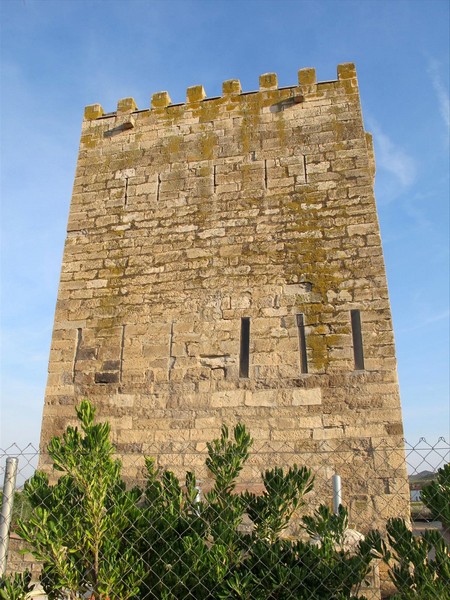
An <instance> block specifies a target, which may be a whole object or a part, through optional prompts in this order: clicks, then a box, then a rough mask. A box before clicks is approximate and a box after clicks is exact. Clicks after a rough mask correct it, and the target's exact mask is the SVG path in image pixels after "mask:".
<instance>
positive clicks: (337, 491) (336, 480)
mask: <svg viewBox="0 0 450 600" xmlns="http://www.w3.org/2000/svg"><path fill="white" fill-rule="evenodd" d="M340 504H342V487H341V477H340V475H333V512H334V514H335V515H337V514H338V513H339V505H340Z"/></svg>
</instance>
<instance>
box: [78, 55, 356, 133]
mask: <svg viewBox="0 0 450 600" xmlns="http://www.w3.org/2000/svg"><path fill="white" fill-rule="evenodd" d="M330 86H332V87H336V86H341V87H342V88H343V89H344V90H345V92H346V93H349V94H354V93H357V87H358V85H357V78H356V69H355V65H354V64H353V63H342V64H340V65H338V67H337V80H336V81H331V82H330V81H326V82H317V80H316V70H315V69H314V68H303V69H300V70H299V71H298V84H297V85H295V86H288V87H287V88H286V87H283V88H280V87H279V86H278V77H277V74H276V73H264V74H263V75H260V77H259V90H258V91H250V92H243V91H242V87H241V82H240V81H239V79H228V80H227V81H224V82H223V84H222V96H220V97H213V98H208V97H207V95H206V92H205V89H204V87H203V86H202V85H194V86H191V87H188V89H187V91H186V103H185V106H186V107H189V105H192V104H195V103H199V102H205V101H206V102H210V101H216V102H217V101H224V100H227V99H229V98H230V96H234V97H236V96H246V95H248V94H258V93H265V92H272V93H273V92H277V91H283V92H284V95H285V94H286V90H288V91H289V93H290V95H291V96H292V97H293V98H294V100H295V101H296V102H302V101H304V100H305V99H307V98H313V97H314V98H315V97H318V96H319V97H320V96H321V95H324V94H326V91H327V89H329V88H330ZM173 106H177V107H179V106H180V105H179V104H172V101H171V98H170V95H169V92H167V91H162V92H156V93H155V94H153V95H152V97H151V103H150V109H151V110H160V109H167V108H169V109H170V108H171V107H173ZM138 110H139V109H138V107H137V105H136V102H135V101H134V99H133V98H123V99H121V100H119V102H118V104H117V111H116V113H107V114H105V111H104V110H103V108H102V106H101V105H100V104H91V105H89V106H86V108H85V111H84V118H85V120H86V121H92V120H95V119H99V118H101V117H106V116H107V117H111V116H113V115H114V114H117V115H120V114H123V113H132V112H136V111H138ZM144 110H145V109H144Z"/></svg>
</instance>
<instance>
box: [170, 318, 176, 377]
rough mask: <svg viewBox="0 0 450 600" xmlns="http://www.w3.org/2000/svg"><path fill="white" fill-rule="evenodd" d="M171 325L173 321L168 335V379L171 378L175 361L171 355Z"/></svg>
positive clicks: (171, 326)
mask: <svg viewBox="0 0 450 600" xmlns="http://www.w3.org/2000/svg"><path fill="white" fill-rule="evenodd" d="M173 325H174V321H172V323H171V325H170V337H169V369H168V378H169V380H170V378H171V374H172V369H173V368H174V366H175V362H176V360H177V359H176V357H175V356H173V354H172V351H173Z"/></svg>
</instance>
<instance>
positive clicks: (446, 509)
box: [421, 463, 450, 528]
mask: <svg viewBox="0 0 450 600" xmlns="http://www.w3.org/2000/svg"><path fill="white" fill-rule="evenodd" d="M421 497H422V502H423V503H424V504H425V506H427V507H428V508H429V509H430V511H431V514H432V515H433V518H434V519H435V520H437V521H442V524H443V525H444V526H445V527H449V528H450V463H447V464H446V465H445V466H444V467H443V468H442V469H439V470H438V472H437V477H436V479H435V480H434V481H432V482H431V483H430V484H429V485H426V486H424V487H423V489H422V496H421Z"/></svg>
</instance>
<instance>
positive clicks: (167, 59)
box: [0, 0, 450, 448]
mask: <svg viewBox="0 0 450 600" xmlns="http://www.w3.org/2000/svg"><path fill="white" fill-rule="evenodd" d="M0 9H1V14H0V18H1V25H0V27H1V54H0V59H1V82H0V83H1V149H0V160H1V162H0V164H1V279H0V282H1V337H2V342H1V343H2V345H1V402H2V404H1V436H0V447H3V448H5V447H6V446H8V445H9V444H10V443H12V442H13V441H15V442H17V443H18V444H19V445H20V446H25V445H26V444H27V443H28V442H32V443H34V444H37V443H38V439H39V429H40V419H41V412H42V406H43V398H44V391H45V383H46V376H47V362H48V353H49V347H50V338H51V331H52V325H53V313H54V307H55V302H56V294H57V289H58V281H59V269H60V263H61V257H62V250H63V244H64V239H65V228H66V222H67V216H68V210H69V203H70V196H71V188H72V183H73V176H74V171H75V164H76V158H77V152H78V143H79V135H80V127H81V121H82V116H83V109H84V106H85V105H88V104H92V103H95V102H99V103H100V104H102V106H103V108H104V109H105V110H106V111H113V110H115V108H116V105H117V100H119V99H120V98H123V97H128V96H133V97H134V98H135V100H136V102H137V104H138V106H139V108H146V107H149V105H150V97H151V95H152V94H153V93H154V92H157V91H161V90H168V91H169V93H170V96H171V98H172V101H173V102H182V101H184V99H185V94H186V88H187V87H188V86H191V85H196V84H202V85H203V86H204V87H205V89H206V92H207V94H208V96H217V95H220V93H221V85H222V81H224V80H226V79H231V78H238V79H240V80H241V83H242V88H243V90H245V91H250V90H254V89H257V87H258V76H259V75H260V74H262V73H266V72H276V73H277V74H278V79H279V84H280V85H281V86H283V85H295V84H296V82H297V70H298V69H300V68H303V67H315V68H316V70H317V76H318V80H320V81H324V80H330V79H335V78H336V66H337V64H338V63H342V62H348V61H350V62H355V63H356V67H357V71H358V77H359V84H360V91H361V98H362V105H363V112H364V117H365V123H366V129H367V130H368V131H371V132H372V133H373V134H374V139H375V150H376V159H377V179H376V197H377V203H378V210H379V217H380V225H381V232H382V238H383V244H384V253H385V260H386V266H387V272H388V280H389V285H390V296H391V303H392V311H393V318H394V327H395V334H396V344H397V358H398V363H399V377H400V385H401V396H402V405H403V415H404V423H405V435H406V438H407V439H408V441H409V442H410V443H414V442H415V441H416V440H418V439H419V437H421V436H423V437H426V438H427V440H429V441H431V442H433V441H434V440H437V438H438V436H445V437H446V438H447V440H448V439H449V427H450V426H449V366H448V365H449V277H448V275H449V268H448V267H449V79H448V78H449V33H448V31H449V2H447V0H426V1H425V0H388V1H385V0H376V1H372V0H360V1H356V2H354V1H352V0H315V1H309V0H275V1H272V0H226V1H222V0H165V1H163V0H153V1H152V0H128V1H125V0H124V1H110V0H91V1H85V0H57V1H53V0H0Z"/></svg>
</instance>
